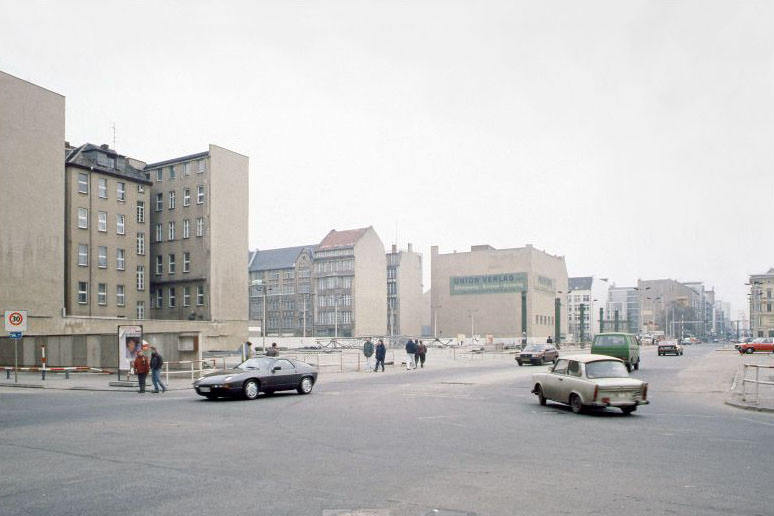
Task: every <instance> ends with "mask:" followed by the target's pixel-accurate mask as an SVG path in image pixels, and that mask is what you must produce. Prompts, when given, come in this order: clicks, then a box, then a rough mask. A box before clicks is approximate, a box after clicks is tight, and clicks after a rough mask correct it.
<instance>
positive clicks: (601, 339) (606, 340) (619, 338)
mask: <svg viewBox="0 0 774 516" xmlns="http://www.w3.org/2000/svg"><path fill="white" fill-rule="evenodd" d="M594 345H595V346H626V337H624V336H623V335H599V336H598V337H597V339H596V340H595V341H594Z"/></svg>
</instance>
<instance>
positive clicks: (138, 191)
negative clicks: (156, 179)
mask: <svg viewBox="0 0 774 516" xmlns="http://www.w3.org/2000/svg"><path fill="white" fill-rule="evenodd" d="M137 193H145V186H144V185H137Z"/></svg>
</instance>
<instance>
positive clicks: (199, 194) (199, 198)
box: [196, 185, 204, 204]
mask: <svg viewBox="0 0 774 516" xmlns="http://www.w3.org/2000/svg"><path fill="white" fill-rule="evenodd" d="M202 203H204V185H199V186H197V187H196V204H202Z"/></svg>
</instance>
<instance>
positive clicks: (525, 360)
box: [515, 344, 559, 365]
mask: <svg viewBox="0 0 774 516" xmlns="http://www.w3.org/2000/svg"><path fill="white" fill-rule="evenodd" d="M558 358H559V351H557V349H556V348H555V347H553V346H552V345H551V344H534V345H532V346H527V347H526V348H524V351H522V352H521V353H516V357H515V359H516V362H518V363H519V365H524V364H533V365H543V364H545V363H546V362H553V363H556V360H557V359H558Z"/></svg>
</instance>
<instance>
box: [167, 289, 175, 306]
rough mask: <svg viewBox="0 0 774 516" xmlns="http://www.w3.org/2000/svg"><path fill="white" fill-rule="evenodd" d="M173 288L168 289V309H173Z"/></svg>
mask: <svg viewBox="0 0 774 516" xmlns="http://www.w3.org/2000/svg"><path fill="white" fill-rule="evenodd" d="M175 304H176V302H175V287H169V307H170V308H174V307H175Z"/></svg>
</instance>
